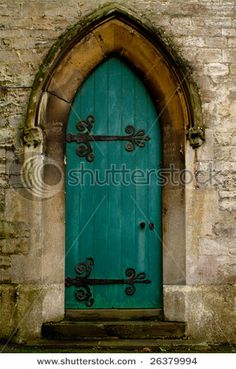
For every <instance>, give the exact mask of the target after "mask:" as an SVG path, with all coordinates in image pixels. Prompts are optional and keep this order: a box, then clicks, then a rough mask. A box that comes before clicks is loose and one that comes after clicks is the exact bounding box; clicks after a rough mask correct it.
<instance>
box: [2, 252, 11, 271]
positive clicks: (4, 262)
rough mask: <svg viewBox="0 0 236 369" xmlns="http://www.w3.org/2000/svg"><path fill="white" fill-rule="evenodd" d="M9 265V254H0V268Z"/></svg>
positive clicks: (5, 267)
mask: <svg viewBox="0 0 236 369" xmlns="http://www.w3.org/2000/svg"><path fill="white" fill-rule="evenodd" d="M10 266H11V259H10V257H9V256H1V255H0V268H2V269H7V268H9V267H10Z"/></svg>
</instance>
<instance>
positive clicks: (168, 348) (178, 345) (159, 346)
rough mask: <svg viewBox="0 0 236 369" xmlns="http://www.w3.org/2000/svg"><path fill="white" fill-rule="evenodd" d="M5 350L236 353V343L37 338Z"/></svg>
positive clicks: (0, 349)
mask: <svg viewBox="0 0 236 369" xmlns="http://www.w3.org/2000/svg"><path fill="white" fill-rule="evenodd" d="M0 352H2V353H37V352H40V353H49V352H52V353H64V352H65V353H66V352H68V353H74V352H79V353H83V352H84V353H87V352H91V353H102V352H104V353H113V352H117V353H118V352H124V353H125V352H126V353H127V352H129V353H138V352H147V353H149V352H163V353H165V352H166V353H171V352H173V353H175V352H176V353H177V352H181V353H195V352H196V353H217V352H218V353H236V345H235V344H234V345H231V344H228V343H222V344H209V343H206V342H194V341H189V340H117V341H115V340H112V341H109V340H107V341H73V342H71V341H53V342H52V341H47V340H40V341H35V342H33V343H32V344H30V345H29V344H28V345H17V344H13V343H8V344H7V343H6V342H5V343H4V342H2V343H0Z"/></svg>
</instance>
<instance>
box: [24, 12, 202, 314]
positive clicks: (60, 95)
mask: <svg viewBox="0 0 236 369" xmlns="http://www.w3.org/2000/svg"><path fill="white" fill-rule="evenodd" d="M112 54H113V55H116V56H118V57H119V58H121V59H123V60H124V61H125V62H126V63H128V64H129V65H130V66H131V67H132V68H134V69H135V70H136V72H137V73H138V74H139V76H140V77H141V79H142V80H143V82H144V83H145V84H146V86H147V88H148V90H149V92H150V94H151V95H152V97H153V101H154V104H155V105H156V108H157V111H158V112H159V119H160V122H161V127H162V134H163V142H164V147H163V158H164V160H163V166H164V167H165V168H169V167H170V165H174V167H175V168H176V169H179V170H182V169H184V168H185V152H186V145H189V144H188V143H187V141H186V138H187V137H188V138H190V140H191V142H192V144H193V146H194V147H197V146H198V145H200V144H201V142H202V141H203V140H204V133H203V128H202V121H201V109H200V106H201V105H200V100H199V97H198V94H197V92H196V90H195V86H194V84H193V83H192V81H191V79H190V77H189V76H190V73H189V69H188V67H186V66H184V64H183V61H182V60H181V59H180V58H179V57H178V56H177V55H176V54H175V53H174V51H173V49H171V48H167V47H166V46H165V44H164V42H163V41H162V39H161V37H160V34H158V33H155V32H154V31H153V30H151V28H149V27H148V26H146V25H144V24H143V23H141V22H140V21H139V20H138V19H137V17H135V16H134V14H131V13H130V12H129V14H127V12H124V11H123V9H113V10H111V9H110V8H109V7H108V8H105V9H103V13H102V15H101V14H99V15H98V14H95V15H94V14H93V15H92V16H89V17H87V18H86V19H85V20H84V21H82V22H81V23H80V24H78V25H76V26H75V27H73V28H72V29H71V30H70V31H68V32H67V33H66V34H65V35H64V36H62V37H61V38H60V40H59V41H58V43H57V44H56V45H54V46H53V48H52V49H51V51H50V53H49V54H48V57H47V58H46V61H45V63H44V65H43V67H42V68H41V70H40V72H39V74H38V75H37V77H36V79H35V84H34V89H33V92H32V95H31V99H30V103H29V108H28V114H27V120H26V124H25V136H24V141H25V144H26V145H27V146H28V147H30V146H31V145H33V146H37V145H39V144H40V145H39V146H40V147H41V148H42V150H43V152H44V153H45V154H46V155H48V156H49V157H50V158H52V159H53V160H55V161H56V163H58V165H59V166H60V167H61V168H63V170H64V155H65V131H66V124H67V120H68V114H69V111H70V107H71V103H72V101H73V98H74V96H75V94H76V92H77V90H78V89H79V87H80V86H81V84H82V83H83V81H84V80H85V79H86V78H87V77H88V75H89V74H90V72H91V71H92V70H93V69H94V68H95V67H96V66H97V65H98V64H99V63H101V62H102V61H103V60H105V59H106V58H107V57H109V56H110V55H112ZM31 136H32V137H33V139H32V137H31ZM27 137H28V138H29V137H30V139H27ZM52 175H53V174H52V173H51V172H50V171H48V172H46V177H47V181H49V182H50V177H51V176H52ZM64 202H65V199H64V189H62V190H61V191H60V192H59V193H58V194H57V195H56V196H54V197H53V198H51V199H49V200H47V201H42V204H41V208H40V211H41V225H40V226H41V228H42V233H43V236H42V239H43V246H42V248H43V256H42V258H43V262H42V264H43V281H44V282H43V283H45V284H47V285H50V284H55V285H57V286H59V289H60V291H61V293H62V294H63V292H62V291H63V290H64V269H63V265H62V267H60V268H58V271H57V272H55V273H54V274H53V277H51V273H50V272H51V267H52V266H51V263H50V262H49V261H48V260H52V259H53V255H57V258H59V259H60V260H64V231H65V212H64ZM163 258H164V259H163V271H164V284H166V285H183V284H185V277H186V276H185V263H186V245H185V187H184V186H183V185H182V184H181V183H177V185H176V184H175V185H173V184H171V183H169V184H168V185H167V186H165V188H164V190H163ZM60 301H63V299H60ZM45 308H46V307H45ZM50 309H53V307H52V306H51V307H50ZM50 311H51V313H50V317H51V318H52V317H53V318H55V319H57V318H59V317H61V316H62V315H63V313H64V306H63V303H62V304H61V306H59V307H58V306H57V307H55V311H54V312H53V311H52V310H50ZM45 316H48V315H47V314H45ZM45 319H46V318H45Z"/></svg>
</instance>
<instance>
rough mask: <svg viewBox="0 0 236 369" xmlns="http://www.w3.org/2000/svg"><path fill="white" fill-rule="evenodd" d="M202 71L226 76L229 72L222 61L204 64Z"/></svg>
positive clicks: (226, 65) (212, 74)
mask: <svg viewBox="0 0 236 369" xmlns="http://www.w3.org/2000/svg"><path fill="white" fill-rule="evenodd" d="M204 72H205V74H209V75H211V76H226V75H227V74H229V66H228V64H223V63H209V64H206V65H205V68H204Z"/></svg>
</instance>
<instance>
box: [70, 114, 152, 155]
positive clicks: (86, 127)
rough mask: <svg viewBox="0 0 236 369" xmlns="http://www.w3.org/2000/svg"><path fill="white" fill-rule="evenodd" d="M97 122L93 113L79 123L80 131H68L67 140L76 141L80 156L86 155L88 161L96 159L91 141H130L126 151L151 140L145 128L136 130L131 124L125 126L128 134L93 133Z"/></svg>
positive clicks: (77, 126)
mask: <svg viewBox="0 0 236 369" xmlns="http://www.w3.org/2000/svg"><path fill="white" fill-rule="evenodd" d="M94 123H95V118H94V116H93V115H89V116H88V117H87V118H86V119H84V120H81V121H79V122H78V123H77V125H76V128H77V130H78V131H79V133H77V134H72V133H68V134H67V136H66V141H67V142H68V143H71V142H76V143H77V144H78V147H77V149H76V153H77V155H78V156H80V157H85V158H86V160H87V161H88V162H91V161H93V160H94V157H95V155H94V153H93V148H92V145H91V143H90V142H91V141H128V143H127V144H126V145H125V150H126V151H129V152H130V151H133V150H134V149H135V147H136V146H138V147H140V148H143V147H144V146H145V142H147V141H149V140H150V137H149V136H146V135H145V131H144V130H143V129H139V130H137V131H136V130H135V128H134V127H133V126H131V125H129V126H127V127H126V128H125V132H126V133H127V135H126V136H105V135H93V134H92V128H93V126H94Z"/></svg>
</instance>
